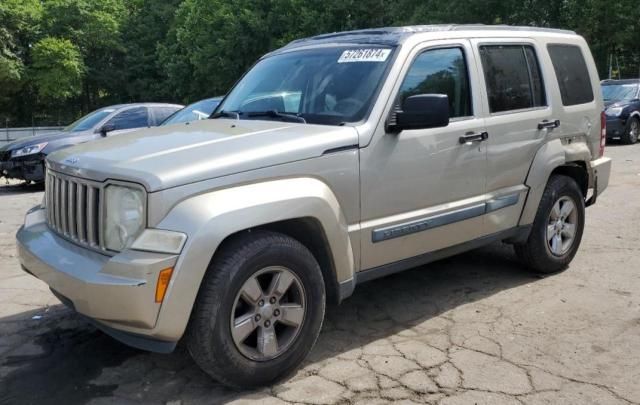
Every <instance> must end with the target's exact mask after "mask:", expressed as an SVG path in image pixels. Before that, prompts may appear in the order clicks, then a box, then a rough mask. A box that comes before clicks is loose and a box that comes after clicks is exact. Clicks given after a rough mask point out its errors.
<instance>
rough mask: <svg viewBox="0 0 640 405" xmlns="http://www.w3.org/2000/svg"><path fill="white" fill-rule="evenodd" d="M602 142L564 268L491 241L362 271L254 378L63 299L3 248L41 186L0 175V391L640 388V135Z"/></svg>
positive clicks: (281, 397)
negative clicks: (369, 274)
mask: <svg viewBox="0 0 640 405" xmlns="http://www.w3.org/2000/svg"><path fill="white" fill-rule="evenodd" d="M607 155H609V156H611V157H612V158H613V159H614V163H613V173H612V177H611V182H610V185H609V188H608V189H607V191H606V193H605V194H603V195H602V196H601V197H600V198H599V199H598V203H597V204H596V205H595V206H594V207H591V208H589V209H588V210H587V225H586V230H585V235H584V238H583V241H582V246H581V248H580V251H579V253H578V255H577V256H576V258H575V260H574V261H573V263H572V265H571V267H570V268H569V269H568V270H567V271H565V272H563V273H561V274H557V275H553V276H549V277H545V278H541V277H536V276H533V275H531V274H528V273H527V272H525V271H524V270H523V269H522V268H521V266H520V265H519V264H518V263H517V262H516V260H515V257H514V255H513V252H512V250H511V248H510V247H509V246H507V245H502V244H495V245H491V246H489V247H486V248H482V249H479V250H475V251H473V252H469V253H467V254H464V255H461V256H457V257H453V258H450V259H447V260H443V261H440V262H437V263H433V264H431V265H428V266H424V267H421V268H416V269H413V270H411V271H408V272H404V273H400V274H396V275H394V276H391V277H387V278H384V279H380V280H377V281H373V282H371V283H368V284H364V285H361V286H359V287H358V288H357V289H356V292H355V294H354V296H353V297H351V298H350V299H348V300H347V301H346V302H344V303H343V304H342V305H341V306H339V307H335V308H331V309H329V311H328V314H327V318H326V321H325V324H324V327H323V330H322V333H321V335H320V338H319V339H318V343H317V345H316V346H315V348H314V349H313V351H312V352H311V355H310V356H309V357H308V359H307V361H306V362H305V364H304V366H303V367H302V368H301V369H300V370H299V371H298V372H297V373H296V374H295V375H293V376H291V377H290V378H289V379H288V380H286V381H284V382H282V383H280V384H277V385H275V386H273V387H269V388H265V389H262V390H258V391H253V392H239V391H233V390H229V389H226V388H224V387H222V386H221V385H219V384H217V383H216V382H214V381H212V380H211V379H210V378H209V377H208V376H207V375H205V374H204V373H203V372H201V371H200V370H199V369H198V368H197V366H196V365H195V364H194V363H193V361H192V360H191V359H190V358H189V356H188V354H187V353H186V350H185V349H184V347H183V346H182V345H179V346H178V348H177V350H176V352H174V353H173V354H170V355H161V354H151V353H146V352H142V351H138V350H135V349H131V348H128V347H126V346H124V345H122V344H120V343H118V342H116V341H114V340H113V339H111V338H109V337H108V336H106V335H104V334H102V333H101V332H99V331H97V330H95V329H94V328H93V327H91V326H89V325H88V324H87V323H86V322H85V321H83V320H82V319H80V318H79V317H78V316H77V315H75V314H73V313H71V312H70V311H68V310H67V309H65V308H64V307H63V306H62V305H60V303H59V302H58V300H57V299H56V298H54V297H53V295H51V293H50V292H49V291H48V289H47V287H46V286H45V285H44V284H43V283H42V282H40V281H38V280H36V279H35V278H33V277H31V276H29V275H26V274H25V273H22V272H21V270H20V268H19V265H18V261H17V259H16V257H15V244H14V234H15V232H16V230H17V229H18V227H19V225H20V223H21V222H22V219H23V213H24V212H25V211H26V210H27V209H28V208H29V207H31V206H32V205H34V204H36V203H37V202H39V201H40V199H41V198H42V190H40V189H38V188H37V187H30V186H24V185H18V184H10V185H6V186H0V403H11V404H14V403H16V404H22V403H39V404H40V403H66V404H75V403H90V404H115V403H117V404H129V403H169V404H172V405H177V404H191V403H198V404H199V403H211V404H216V403H228V402H231V403H235V404H241V403H249V402H259V403H264V404H281V403H305V404H360V403H362V404H382V403H387V402H396V401H403V402H405V403H428V404H441V405H452V404H491V405H496V404H532V405H533V404H556V403H562V404H581V405H582V404H640V337H639V336H640V293H639V291H640V255H639V254H638V253H640V247H639V246H640V244H639V242H640V237H639V236H638V229H640V209H639V208H640V144H637V145H634V146H618V145H614V146H610V147H608V148H607Z"/></svg>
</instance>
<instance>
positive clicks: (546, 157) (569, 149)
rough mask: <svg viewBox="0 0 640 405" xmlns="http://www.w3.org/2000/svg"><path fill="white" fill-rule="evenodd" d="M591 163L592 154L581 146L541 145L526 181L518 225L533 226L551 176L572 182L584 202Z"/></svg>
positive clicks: (582, 144) (556, 142)
mask: <svg viewBox="0 0 640 405" xmlns="http://www.w3.org/2000/svg"><path fill="white" fill-rule="evenodd" d="M590 160H591V152H590V150H589V147H588V145H587V144H586V143H584V142H576V143H567V144H563V142H562V141H561V140H560V139H554V140H552V141H550V142H547V143H546V144H544V145H543V146H542V147H541V148H540V149H539V150H538V152H537V153H536V155H535V157H534V159H533V162H532V163H531V167H530V168H529V173H528V174H527V178H526V180H525V184H526V185H527V186H528V187H529V193H528V195H527V201H526V202H525V205H524V208H523V210H522V215H521V216H520V225H529V224H531V223H533V220H534V219H535V215H536V212H537V210H538V205H539V204H540V200H541V199H542V194H543V193H544V189H545V187H546V185H547V183H548V182H549V179H550V178H551V176H552V175H555V174H561V175H565V176H568V177H571V178H572V179H574V180H575V181H576V183H578V186H579V187H580V191H581V192H582V195H583V197H584V198H585V199H586V198H587V193H588V190H589V184H590V177H591V174H590V171H589V164H588V162H589V161H590Z"/></svg>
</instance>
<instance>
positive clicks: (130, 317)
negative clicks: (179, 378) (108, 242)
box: [17, 207, 177, 351]
mask: <svg viewBox="0 0 640 405" xmlns="http://www.w3.org/2000/svg"><path fill="white" fill-rule="evenodd" d="M44 218H45V217H44V210H43V209H41V208H40V207H36V208H35V209H33V210H31V211H30V212H29V213H28V214H27V217H26V218H25V225H24V226H23V227H21V228H20V230H19V231H18V234H17V247H18V256H19V259H20V263H21V265H22V267H23V268H24V269H25V270H26V271H27V272H28V273H30V274H32V275H34V276H35V277H37V278H39V279H40V280H42V281H44V282H45V283H47V284H48V285H49V287H50V288H51V289H52V291H54V293H55V294H56V295H57V296H58V297H59V298H60V300H61V301H62V302H63V303H65V304H66V305H67V306H69V307H71V308H73V309H74V310H76V311H77V312H79V313H80V314H82V315H84V316H86V317H88V318H91V319H92V320H93V321H94V323H96V325H97V326H98V327H99V328H101V329H103V330H105V332H107V333H108V334H110V335H112V336H114V337H115V338H117V339H119V340H121V341H123V342H124V343H127V344H130V345H132V346H135V347H139V348H143V349H146V350H154V351H166V350H160V349H157V348H156V349H154V347H157V346H158V345H155V346H154V344H151V343H153V342H157V341H161V342H160V343H165V344H168V345H171V344H175V341H170V342H169V341H167V339H166V338H165V339H161V338H158V337H156V336H154V327H155V326H156V322H157V319H158V314H159V312H160V307H161V304H160V303H156V302H155V288H156V282H157V279H158V273H159V272H160V270H162V269H165V268H167V267H173V266H174V265H175V263H176V261H177V256H175V255H167V254H158V253H148V252H138V251H124V252H122V253H120V254H118V255H116V256H106V255H103V254H100V253H97V252H93V251H90V250H88V249H85V248H82V247H80V246H77V245H75V244H73V243H71V242H69V241H67V240H65V239H63V238H61V237H59V236H58V235H56V234H55V233H54V232H52V231H51V230H50V229H49V227H48V226H47V224H46V222H45V220H44ZM175 340H177V339H175ZM143 341H148V343H150V344H144V342H143ZM136 342H137V343H136ZM165 346H166V345H165ZM171 348H172V347H171Z"/></svg>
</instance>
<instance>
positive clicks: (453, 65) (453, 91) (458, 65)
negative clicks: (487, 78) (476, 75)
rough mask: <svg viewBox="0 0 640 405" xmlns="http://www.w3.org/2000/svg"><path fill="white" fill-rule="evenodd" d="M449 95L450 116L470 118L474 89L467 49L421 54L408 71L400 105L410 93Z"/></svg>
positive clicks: (438, 50)
mask: <svg viewBox="0 0 640 405" xmlns="http://www.w3.org/2000/svg"><path fill="white" fill-rule="evenodd" d="M416 94H446V95H447V96H449V108H450V109H449V111H450V114H449V115H450V117H451V118H455V117H469V116H471V115H473V112H472V110H471V90H470V88H469V75H468V73H467V64H466V61H465V58H464V52H463V50H462V49H461V48H442V49H432V50H428V51H425V52H423V53H422V54H420V55H419V56H418V57H417V58H416V60H414V61H413V64H412V65H411V67H410V68H409V71H408V72H407V76H406V77H405V78H404V81H403V82H402V86H401V87H400V93H399V96H400V98H399V100H398V108H399V107H400V106H401V105H402V102H403V101H404V100H405V99H406V98H407V97H409V96H413V95H416Z"/></svg>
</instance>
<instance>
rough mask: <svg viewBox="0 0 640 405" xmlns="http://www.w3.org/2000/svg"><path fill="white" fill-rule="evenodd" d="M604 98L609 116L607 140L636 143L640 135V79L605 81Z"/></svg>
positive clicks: (603, 87) (603, 84)
mask: <svg viewBox="0 0 640 405" xmlns="http://www.w3.org/2000/svg"><path fill="white" fill-rule="evenodd" d="M602 97H603V98H604V104H605V108H606V110H605V114H606V115H607V139H621V140H622V142H624V143H627V144H631V143H636V142H637V141H638V135H640V79H631V80H604V81H603V82H602Z"/></svg>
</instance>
